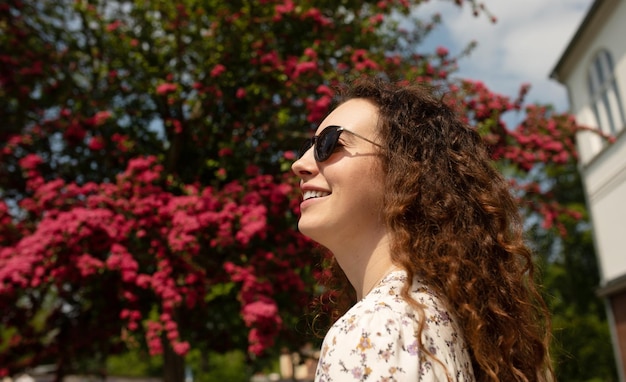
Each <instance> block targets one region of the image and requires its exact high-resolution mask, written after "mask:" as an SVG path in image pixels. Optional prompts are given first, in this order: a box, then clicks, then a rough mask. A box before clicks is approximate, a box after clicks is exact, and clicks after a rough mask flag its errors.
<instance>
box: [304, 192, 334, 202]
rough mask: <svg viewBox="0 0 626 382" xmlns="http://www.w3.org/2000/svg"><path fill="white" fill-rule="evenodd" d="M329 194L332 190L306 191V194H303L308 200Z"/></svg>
mask: <svg viewBox="0 0 626 382" xmlns="http://www.w3.org/2000/svg"><path fill="white" fill-rule="evenodd" d="M328 195H330V192H324V191H305V192H304V194H303V195H302V200H308V199H313V198H321V197H323V196H328Z"/></svg>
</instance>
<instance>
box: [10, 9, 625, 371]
mask: <svg viewBox="0 0 626 382" xmlns="http://www.w3.org/2000/svg"><path fill="white" fill-rule="evenodd" d="M450 6H461V7H470V8H471V9H472V11H473V12H475V13H476V14H483V15H487V16H488V17H491V15H490V14H489V13H488V10H487V9H486V8H485V7H484V6H482V5H481V4H478V3H476V2H473V1H465V2H464V1H460V0H458V1H454V2H451V5H450ZM441 22H442V20H441V18H440V17H439V16H438V15H422V14H420V12H419V1H412V2H411V1H406V0H402V1H384V0H381V1H350V0H344V1H341V2H337V1H333V2H331V1H311V2H306V3H294V2H292V1H289V0H287V1H276V0H256V1H229V2H221V1H215V0H181V1H177V2H167V1H150V2H148V1H141V0H121V1H99V0H75V1H74V0H46V1H35V0H5V1H4V2H2V3H0V31H1V33H0V98H1V102H0V121H2V129H1V130H0V196H1V200H0V221H1V225H0V307H1V309H2V312H3V315H2V317H1V318H0V333H1V337H0V339H1V342H0V375H11V374H15V373H17V372H19V371H21V370H24V369H25V368H27V367H29V366H33V365H37V364H41V363H55V364H56V366H57V378H59V379H60V378H62V377H63V376H64V375H66V374H68V373H77V372H90V373H94V372H95V373H100V374H103V373H104V374H106V373H107V367H108V368H109V369H115V367H114V366H111V365H112V364H115V362H117V361H112V360H113V359H117V358H115V357H118V356H117V355H119V354H126V355H127V357H131V359H132V357H138V358H137V359H138V360H140V359H150V358H146V357H150V356H153V359H154V357H156V356H160V357H162V358H161V360H160V361H158V362H156V363H155V361H144V364H145V365H146V366H145V370H146V373H163V376H164V378H165V380H166V381H168V382H169V381H180V380H182V378H183V376H184V357H186V358H187V363H188V364H193V365H195V366H194V367H196V368H197V369H198V370H200V371H202V370H207V369H208V368H211V367H215V366H211V365H210V362H208V361H206V359H204V358H205V357H202V356H201V355H202V354H220V353H226V352H231V351H243V352H245V354H246V359H245V363H246V364H248V365H249V369H248V370H247V371H246V372H247V373H251V372H252V371H253V370H256V369H263V368H264V367H265V368H266V367H269V366H268V365H272V362H273V361H272V360H274V359H275V356H276V354H277V353H278V351H279V349H280V348H281V347H282V346H287V347H289V348H291V349H297V348H298V347H299V346H301V345H302V344H303V343H304V342H305V341H316V339H315V338H313V337H311V336H310V332H309V331H308V330H307V327H308V322H307V320H308V319H307V310H308V309H309V308H310V307H311V306H310V301H311V297H312V296H314V295H318V294H319V293H320V292H323V291H319V290H317V289H316V287H315V285H316V281H315V280H316V278H318V277H323V276H324V275H323V271H321V270H320V268H319V264H320V263H321V262H322V261H323V257H324V254H323V253H322V252H321V251H320V250H319V249H317V248H316V247H315V246H314V245H313V244H312V243H310V242H309V241H308V240H306V239H305V238H303V237H302V236H300V235H299V234H298V233H297V232H296V230H295V224H296V223H295V222H296V217H297V214H298V202H297V199H298V195H297V189H296V187H295V184H294V180H293V178H292V177H291V176H290V175H289V173H288V170H289V165H290V163H291V161H292V160H293V158H294V156H293V155H294V154H293V151H292V149H293V148H295V147H297V146H298V145H299V142H300V140H301V139H302V138H303V137H306V136H309V134H310V133H311V132H312V131H313V129H314V128H315V124H316V123H317V122H319V121H320V120H321V118H322V117H323V116H324V114H325V113H327V112H328V110H329V107H330V106H331V104H332V99H333V96H334V94H335V88H336V86H337V85H338V84H340V83H342V82H344V81H349V80H350V79H353V78H355V77H358V76H359V75H364V74H384V75H385V76H388V77H389V78H392V79H394V80H411V81H420V82H426V83H430V84H433V85H436V86H438V87H440V88H441V90H442V91H443V92H444V93H446V100H447V101H448V102H450V103H451V104H452V105H453V106H454V107H456V108H457V109H458V111H459V113H461V114H462V115H463V116H464V117H465V118H466V120H467V122H468V123H470V124H472V125H473V126H475V127H476V128H477V129H478V130H479V131H480V132H481V134H482V135H483V137H484V139H485V140H486V142H487V143H488V144H489V145H490V147H491V150H492V155H493V159H494V160H495V161H496V163H497V165H498V166H499V167H500V168H501V170H502V171H503V172H504V173H505V174H506V175H507V176H508V177H509V178H510V179H511V185H512V188H513V190H514V192H516V193H517V195H518V196H519V199H520V207H521V208H522V211H523V213H524V214H526V216H527V217H528V220H527V221H528V232H529V239H530V240H531V241H532V243H533V245H534V246H535V248H536V252H537V255H538V257H537V262H538V264H540V265H541V267H542V269H543V276H542V278H543V283H544V285H545V292H546V296H547V299H548V301H549V303H550V306H551V309H552V310H553V313H554V324H555V337H556V338H557V340H558V341H557V342H556V345H555V349H554V354H555V364H556V369H557V373H558V375H559V377H560V378H561V379H564V380H591V379H593V378H596V379H601V380H611V379H613V380H614V379H616V377H615V370H614V364H613V358H612V354H611V348H610V340H609V335H608V330H607V326H606V318H605V317H604V310H603V308H602V303H601V301H599V300H598V299H597V297H595V295H593V289H594V288H595V286H596V285H597V282H598V279H597V274H598V273H597V267H596V264H595V257H594V254H593V248H592V245H591V237H590V234H589V232H590V226H589V223H588V216H587V214H586V210H585V207H584V197H583V195H582V188H581V186H580V180H579V178H578V174H577V171H576V149H575V133H576V132H577V131H579V130H580V129H584V127H582V126H577V125H576V124H575V122H574V120H573V118H572V117H571V116H569V115H565V114H558V113H555V112H554V111H553V110H552V109H551V108H550V107H549V106H546V105H530V104H526V103H525V101H524V95H525V93H526V92H527V90H528V85H521V86H520V92H519V94H517V95H515V96H514V97H509V96H504V95H499V94H494V93H493V92H491V91H490V90H489V89H487V88H486V87H485V86H484V85H483V84H482V83H480V81H476V80H470V79H459V78H455V77H454V72H455V70H456V68H457V65H458V63H459V59H460V58H462V57H463V56H464V55H465V54H466V53H467V52H469V51H471V48H472V46H471V45H469V46H468V47H467V50H466V51H463V52H453V53H451V52H449V51H448V50H447V49H446V48H445V47H438V48H437V49H436V50H435V51H433V52H428V51H422V50H421V42H422V41H423V39H424V37H425V36H426V35H428V34H429V33H436V28H437V26H438V25H439V24H440V23H441ZM511 114H516V115H520V114H521V115H523V118H521V122H520V123H519V124H518V125H515V126H508V125H507V123H506V122H505V121H506V120H507V119H506V116H507V115H511ZM516 119H519V118H516ZM609 138H610V137H609ZM321 301H322V302H323V301H326V300H325V299H322V300H321ZM323 308H324V306H322V309H323ZM199 354H200V355H199ZM242 354H243V353H242ZM203 359H204V361H203ZM241 362H244V361H241ZM118 364H119V363H118ZM122 364H123V362H122ZM107 365H108V366H107Z"/></svg>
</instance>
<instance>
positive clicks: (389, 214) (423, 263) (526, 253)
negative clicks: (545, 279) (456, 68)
mask: <svg viewBox="0 0 626 382" xmlns="http://www.w3.org/2000/svg"><path fill="white" fill-rule="evenodd" d="M342 90H343V92H342V99H341V101H346V100H349V99H354V98H362V99H367V100H369V101H370V102H372V103H373V104H374V105H376V106H377V107H378V111H379V125H378V135H379V141H380V143H381V145H382V148H381V161H382V169H383V172H384V174H386V176H385V178H384V182H385V186H386V187H385V190H386V194H385V201H384V206H385V210H384V211H383V215H384V218H385V224H387V227H388V228H389V231H390V232H391V235H392V248H391V253H392V254H391V256H392V260H393V262H394V263H395V264H396V265H399V266H401V267H402V268H404V269H405V270H406V272H407V274H408V276H409V277H408V281H407V284H406V285H405V286H404V288H403V291H402V296H403V298H404V299H405V300H406V301H407V302H409V303H410V304H411V305H412V306H413V307H414V308H415V309H416V311H417V312H418V313H420V311H421V314H423V309H422V308H421V307H420V305H419V304H418V303H417V302H416V301H415V300H413V299H412V298H411V297H410V294H409V293H410V286H411V285H410V283H411V280H412V279H413V278H414V276H417V277H419V278H420V279H421V280H422V281H424V282H425V283H427V284H429V285H430V286H431V287H432V288H433V289H434V290H435V291H436V292H437V293H440V294H441V295H443V296H445V299H446V300H447V301H448V303H449V304H450V308H451V309H452V310H453V311H454V312H455V314H456V316H457V317H458V320H459V324H460V325H461V328H462V330H463V333H464V337H465V341H466V342H467V344H468V346H469V348H470V354H471V357H472V363H473V367H474V374H475V377H476V379H477V381H550V380H553V379H554V373H553V370H552V366H551V364H550V358H549V352H548V346H549V341H550V318H549V313H548V310H547V308H546V305H545V303H544V301H543V299H542V297H541V295H540V293H539V292H538V287H537V286H536V284H535V280H534V267H533V262H532V257H531V252H530V250H529V249H528V247H527V246H526V245H525V244H524V240H523V226H522V221H521V218H520V215H519V212H518V206H517V204H516V203H515V200H514V198H513V197H512V195H511V193H510V190H509V187H508V183H507V182H506V180H505V179H504V178H503V177H502V175H501V174H500V173H499V172H498V171H497V170H496V169H495V168H494V166H493V163H492V161H491V160H490V157H489V155H488V151H487V149H486V147H485V145H484V144H483V142H482V139H481V137H480V135H479V134H478V133H477V131H476V130H475V129H473V128H471V127H470V126H468V125H467V124H465V123H463V122H462V121H461V120H460V119H459V117H458V116H457V115H456V114H455V112H454V111H453V110H452V109H451V108H450V107H448V106H447V105H446V104H445V102H443V101H442V98H440V97H437V96H435V92H434V91H433V90H432V89H427V88H425V87H424V86H421V85H414V84H400V83H393V82H390V81H386V80H382V79H376V78H361V79H359V80H357V81H355V82H353V83H352V84H350V85H349V86H347V87H346V88H344V89H342ZM332 267H333V269H334V273H335V274H336V276H337V277H335V278H334V279H333V280H334V284H333V286H334V287H335V288H336V287H337V286H338V285H337V280H339V281H340V283H344V285H345V283H346V282H347V279H346V278H345V275H343V273H342V272H341V270H340V269H339V268H338V266H337V264H336V263H334V264H332ZM344 290H345V289H344ZM349 296H350V298H349V299H343V300H341V299H339V300H337V303H338V304H339V306H337V307H336V308H337V310H336V311H335V315H336V316H338V315H340V314H343V313H345V311H346V310H347V309H348V308H349V306H350V305H351V304H353V303H354V301H353V298H354V294H352V293H350V294H349ZM338 297H340V296H338ZM347 300H352V301H347ZM422 321H423V320H422ZM422 329H423V322H422V323H420V326H419V328H418V330H419V332H420V333H419V334H420V335H418V338H421V331H422ZM424 350H425V349H424Z"/></svg>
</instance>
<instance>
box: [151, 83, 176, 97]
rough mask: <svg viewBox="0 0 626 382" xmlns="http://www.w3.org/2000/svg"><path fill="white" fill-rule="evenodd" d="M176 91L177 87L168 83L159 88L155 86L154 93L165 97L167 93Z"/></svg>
mask: <svg viewBox="0 0 626 382" xmlns="http://www.w3.org/2000/svg"><path fill="white" fill-rule="evenodd" d="M176 90H178V85H176V84H173V83H169V82H165V83H162V84H160V85H159V86H157V88H156V93H157V94H158V95H166V94H168V93H172V92H175V91H176Z"/></svg>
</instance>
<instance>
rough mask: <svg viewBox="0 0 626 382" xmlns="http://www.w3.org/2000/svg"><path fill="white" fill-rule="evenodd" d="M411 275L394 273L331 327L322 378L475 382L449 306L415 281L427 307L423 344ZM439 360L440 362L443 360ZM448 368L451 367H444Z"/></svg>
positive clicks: (320, 381)
mask: <svg viewBox="0 0 626 382" xmlns="http://www.w3.org/2000/svg"><path fill="white" fill-rule="evenodd" d="M406 278H407V275H406V273H405V272H404V271H397V272H392V273H390V274H389V275H387V276H385V277H384V278H383V279H382V280H381V281H380V283H379V284H378V285H377V286H376V287H375V288H374V289H373V290H372V291H371V292H370V293H369V294H368V295H367V296H365V298H364V299H362V300H361V301H359V302H358V303H357V304H355V305H354V306H353V307H352V308H351V309H350V310H349V311H348V312H347V313H346V314H345V315H343V316H342V317H341V318H340V319H339V320H337V322H335V324H334V325H333V326H332V327H331V328H330V330H329V331H328V333H327V334H326V337H325V338H324V342H323V344H322V349H321V353H320V359H319V362H318V365H317V370H316V374H315V381H316V382H343V381H368V382H369V381H371V382H383V381H385V382H391V381H398V382H399V381H402V382H404V381H448V377H447V376H446V372H447V374H448V375H449V376H450V380H451V381H455V382H456V381H459V382H461V381H465V382H467V381H474V374H473V371H472V363H471V360H470V356H469V350H468V348H467V345H466V344H465V341H464V339H463V336H462V334H461V333H460V331H459V328H458V326H457V324H456V322H455V319H454V318H453V317H452V314H451V313H450V312H449V311H448V310H447V308H446V305H445V304H444V303H443V302H442V300H441V299H440V298H438V297H437V296H436V295H435V294H434V292H433V291H432V290H430V289H429V288H428V287H427V286H425V285H423V284H422V283H420V282H419V281H418V280H417V279H416V280H414V281H413V286H412V290H411V295H412V297H413V298H414V299H415V300H416V301H417V302H418V303H420V304H423V305H424V306H425V317H426V325H425V326H424V330H423V332H422V343H423V344H424V346H425V347H426V348H427V349H428V350H429V351H430V352H431V353H432V354H433V355H434V356H435V357H436V360H435V359H433V357H431V356H429V355H427V354H426V353H425V352H423V351H421V350H420V348H419V347H418V342H417V339H416V332H417V320H418V319H419V318H418V317H419V316H418V315H417V314H416V313H415V311H414V310H413V309H412V308H411V307H410V305H409V304H408V303H407V302H406V301H405V300H404V299H402V297H401V296H400V291H401V290H402V286H403V283H404V281H405V280H406ZM437 360H438V361H439V362H438V361H437ZM444 367H445V369H444Z"/></svg>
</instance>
